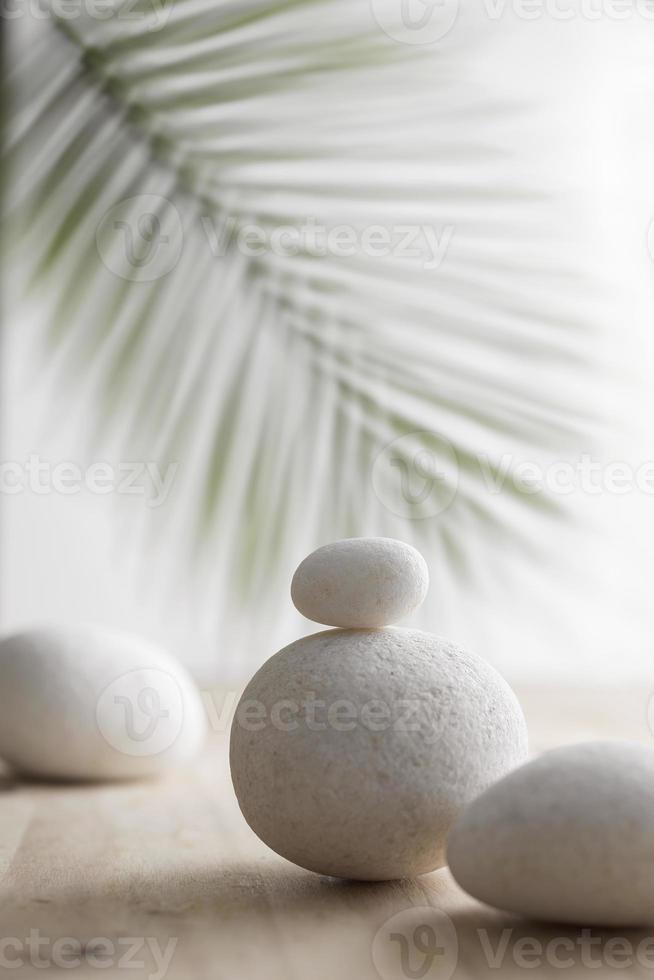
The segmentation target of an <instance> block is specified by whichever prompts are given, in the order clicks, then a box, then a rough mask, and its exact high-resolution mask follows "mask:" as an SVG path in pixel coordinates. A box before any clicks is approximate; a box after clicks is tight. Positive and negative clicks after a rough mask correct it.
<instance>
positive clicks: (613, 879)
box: [448, 741, 654, 927]
mask: <svg viewBox="0 0 654 980" xmlns="http://www.w3.org/2000/svg"><path fill="white" fill-rule="evenodd" d="M448 859H449V864H450V868H451V870H452V874H453V875H454V877H455V878H456V880H457V881H458V883H459V884H460V885H461V887H462V888H464V889H465V890H466V891H467V892H469V893H470V894H471V895H473V896H474V897H475V898H478V899H480V900H481V901H482V902H486V903H487V904H489V905H495V906H497V907H498V908H501V909H505V910H508V911H511V912H518V913H521V914H522V915H525V916H528V917H530V918H535V919H544V920H549V921H552V922H567V923H574V924H575V925H585V926H598V927H599V926H607V927H616V926H623V927H627V926H647V925H649V926H652V925H654V748H651V747H649V746H645V745H640V744H637V743H631V742H620V741H616V742H592V743H587V744H583V745H573V746H568V747H566V748H562V749H556V750H554V751H552V752H547V753H546V754H545V755H543V756H541V757H540V758H538V759H536V760H535V761H533V762H530V763H528V764H527V765H525V766H522V767H521V768H520V769H518V770H517V771H516V772H513V773H511V774H510V775H509V776H507V777H506V778H504V779H503V780H501V781H500V782H499V783H497V785H495V786H492V787H491V788H490V789H489V790H487V791H486V792H485V793H484V794H483V795H482V796H481V797H479V799H477V800H476V801H475V802H474V803H472V804H471V805H470V807H468V809H467V810H466V811H465V813H464V814H463V816H462V817H461V819H460V820H459V821H458V822H457V824H456V825H455V827H454V829H453V830H452V833H451V835H450V839H449V842H448Z"/></svg>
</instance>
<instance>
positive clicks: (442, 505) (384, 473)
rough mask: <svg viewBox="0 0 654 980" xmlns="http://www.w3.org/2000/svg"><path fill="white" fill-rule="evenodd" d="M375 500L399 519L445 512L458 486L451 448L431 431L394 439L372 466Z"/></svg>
mask: <svg viewBox="0 0 654 980" xmlns="http://www.w3.org/2000/svg"><path fill="white" fill-rule="evenodd" d="M371 478H372V487H373V490H374V492H375V495H376V496H377V499H378V500H379V501H380V502H381V503H382V504H383V505H384V506H385V507H386V508H387V509H388V510H389V511H391V513H393V514H396V515H397V516H398V517H405V518H408V519H409V520H424V519H425V518H429V517H436V516H437V515H438V514H442V513H443V511H445V510H447V508H448V507H449V506H450V504H451V503H452V501H453V500H454V498H455V496H456V493H457V489H458V485H459V464H458V460H457V456H456V453H455V451H454V447H453V446H452V444H451V443H450V442H448V440H447V439H445V438H444V437H443V436H441V435H438V433H434V432H410V433H407V435H404V436H400V437H399V438H397V439H394V440H393V442H390V443H389V444H388V445H387V446H385V447H384V448H383V449H382V451H381V452H380V453H379V454H378V456H377V458H376V459H375V461H374V463H373V466H372V474H371Z"/></svg>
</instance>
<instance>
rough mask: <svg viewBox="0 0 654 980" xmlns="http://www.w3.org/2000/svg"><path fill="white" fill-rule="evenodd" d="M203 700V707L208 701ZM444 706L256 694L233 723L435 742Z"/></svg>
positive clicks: (444, 714) (251, 727) (414, 701)
mask: <svg viewBox="0 0 654 980" xmlns="http://www.w3.org/2000/svg"><path fill="white" fill-rule="evenodd" d="M206 703H207V702H206V700H205V705H206ZM448 710H449V709H448V705H447V704H441V705H439V706H438V710H436V709H435V707H434V703H433V700H430V699H426V698H397V699H394V700H381V699H375V698H371V699H370V700H368V701H365V702H363V703H361V702H360V701H354V700H352V699H351V698H333V699H332V700H329V701H328V700H326V699H324V698H318V697H317V696H316V694H315V692H314V691H305V692H303V693H302V695H301V696H300V697H295V698H280V699H279V700H278V701H275V702H273V703H272V704H270V705H266V704H264V703H263V702H262V701H260V700H259V699H257V698H245V699H243V700H242V701H241V702H240V703H239V705H238V707H237V708H236V712H235V715H234V717H235V723H236V724H237V725H238V726H239V727H240V728H243V729H245V730H246V731H249V732H261V731H264V730H265V729H266V728H272V729H275V730H276V731H278V732H284V733H285V734H288V735H291V736H292V735H293V734H294V733H295V732H297V731H299V730H300V729H302V728H304V729H306V730H308V731H311V732H325V731H327V730H330V731H334V732H344V733H350V732H354V731H356V730H358V729H366V730H367V731H369V732H374V733H380V732H390V733H391V734H392V735H393V736H396V735H397V736H405V735H413V736H415V737H416V738H419V739H421V740H422V741H424V742H426V744H427V745H434V744H435V743H436V742H437V741H438V739H439V738H440V737H441V736H442V734H443V732H444V730H445V728H446V725H447V718H448Z"/></svg>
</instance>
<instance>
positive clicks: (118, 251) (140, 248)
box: [95, 194, 184, 282]
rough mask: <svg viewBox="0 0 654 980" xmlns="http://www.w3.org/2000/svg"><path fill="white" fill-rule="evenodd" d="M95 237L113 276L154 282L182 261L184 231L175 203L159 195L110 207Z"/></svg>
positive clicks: (147, 195)
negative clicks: (180, 259)
mask: <svg viewBox="0 0 654 980" xmlns="http://www.w3.org/2000/svg"><path fill="white" fill-rule="evenodd" d="M95 240H96V245H97V249H98V254H99V255H100V258H101V259H102V261H103V263H104V265H105V266H106V267H107V269H109V271H110V272H113V274H114V275H116V276H119V277H120V278H121V279H128V280H130V281H133V282H153V281H154V280H156V279H161V278H162V277H163V276H165V275H167V274H168V273H169V272H171V271H172V270H173V269H174V268H175V266H176V265H177V263H178V262H179V258H180V255H181V254H182V247H183V245H184V231H183V228H182V221H181V218H180V216H179V212H178V210H177V208H176V207H175V205H174V204H172V203H171V202H170V201H168V200H167V199H166V198H165V197H160V196H159V195H157V194H139V195H138V196H136V197H129V198H126V199H125V200H124V201H119V203H118V204H115V205H114V206H113V207H111V208H109V210H108V211H107V212H106V214H105V215H104V216H103V218H102V220H101V221H100V224H99V225H98V228H97V232H96V236H95Z"/></svg>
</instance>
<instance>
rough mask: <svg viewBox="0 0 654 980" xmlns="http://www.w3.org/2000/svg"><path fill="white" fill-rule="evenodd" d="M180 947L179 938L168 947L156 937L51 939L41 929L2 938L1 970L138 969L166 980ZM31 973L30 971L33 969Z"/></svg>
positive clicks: (143, 974) (154, 978)
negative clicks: (22, 968) (22, 934)
mask: <svg viewBox="0 0 654 980" xmlns="http://www.w3.org/2000/svg"><path fill="white" fill-rule="evenodd" d="M176 948H177V938H176V937H175V938H171V939H169V940H168V942H167V943H166V945H165V946H162V944H161V943H160V942H159V940H158V939H155V938H154V937H153V936H121V937H120V938H118V939H109V938H108V937H106V936H95V937H94V938H92V939H90V940H87V941H86V942H82V941H81V940H80V939H78V938H77V937H76V936H60V937H58V938H51V937H50V936H45V935H42V933H41V931H40V930H39V929H30V931H29V934H28V935H27V936H2V937H0V969H2V970H17V969H19V968H20V967H28V968H32V969H34V970H51V969H53V968H56V969H59V970H76V969H77V970H78V969H81V970H82V971H83V972H84V975H87V971H88V970H89V969H91V970H93V969H97V970H105V971H106V970H107V969H108V968H109V969H111V968H112V967H113V969H117V970H122V969H125V970H139V976H141V977H145V978H147V980H164V977H165V976H166V974H167V973H168V970H169V968H170V964H171V962H172V959H173V956H174V954H175V949H176ZM30 972H31V971H30Z"/></svg>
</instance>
